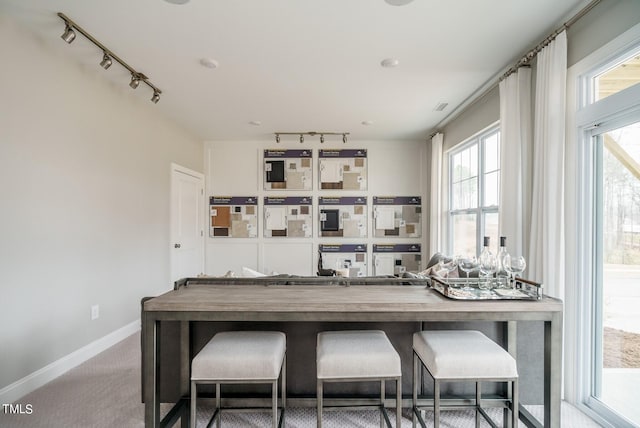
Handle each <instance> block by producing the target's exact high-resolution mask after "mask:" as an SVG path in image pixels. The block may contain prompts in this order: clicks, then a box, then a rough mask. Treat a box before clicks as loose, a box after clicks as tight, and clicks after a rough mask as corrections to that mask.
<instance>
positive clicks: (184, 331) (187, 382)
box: [179, 321, 191, 397]
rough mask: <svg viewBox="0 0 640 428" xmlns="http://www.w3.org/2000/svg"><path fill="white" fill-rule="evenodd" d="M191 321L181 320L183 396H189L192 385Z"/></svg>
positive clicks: (181, 378)
mask: <svg viewBox="0 0 640 428" xmlns="http://www.w3.org/2000/svg"><path fill="white" fill-rule="evenodd" d="M189 325H190V322H189V321H180V339H179V340H180V395H181V396H182V397H188V396H189V394H190V387H191V370H190V367H189V365H190V363H191V355H190V346H189V343H190V340H191V336H190V335H191V332H190V328H189Z"/></svg>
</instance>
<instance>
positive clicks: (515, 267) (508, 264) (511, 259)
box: [504, 255, 527, 288]
mask: <svg viewBox="0 0 640 428" xmlns="http://www.w3.org/2000/svg"><path fill="white" fill-rule="evenodd" d="M504 268H505V270H506V271H507V272H509V273H510V274H511V276H512V277H513V287H514V288H515V286H516V276H517V274H521V273H522V272H524V270H525V269H526V268H527V262H526V261H525V260H524V257H522V256H512V255H507V256H506V257H505V258H504Z"/></svg>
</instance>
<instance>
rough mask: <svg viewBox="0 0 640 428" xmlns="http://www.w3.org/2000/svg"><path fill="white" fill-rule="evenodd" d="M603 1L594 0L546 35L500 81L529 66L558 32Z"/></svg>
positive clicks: (566, 28) (567, 27)
mask: <svg viewBox="0 0 640 428" xmlns="http://www.w3.org/2000/svg"><path fill="white" fill-rule="evenodd" d="M601 1H602V0H593V1H592V2H591V3H589V4H588V5H586V6H585V7H584V8H582V10H581V11H580V12H578V13H576V14H575V15H574V16H573V17H572V18H571V19H569V20H568V21H567V22H565V23H564V24H563V25H562V26H561V27H560V28H558V29H556V30H555V31H554V32H553V33H551V34H549V35H548V36H547V37H545V38H544V39H543V40H542V41H541V42H540V43H538V44H537V45H536V47H534V48H533V49H531V50H530V51H529V52H527V53H526V55H525V56H523V57H522V58H520V60H519V61H518V62H517V63H516V64H515V65H513V66H512V67H511V68H510V69H509V70H507V72H506V73H504V74H503V75H502V77H500V79H499V81H502V80H504V79H506V78H507V77H509V76H510V75H512V74H513V73H515V72H516V71H517V70H518V69H519V68H520V67H525V66H528V65H529V64H530V63H531V61H532V60H533V58H535V57H536V55H538V54H539V53H540V51H542V49H544V48H545V47H547V46H548V45H549V43H551V42H552V41H554V40H555V39H556V37H558V34H560V33H562V32H563V31H565V30H568V29H569V27H571V26H572V25H573V24H575V23H576V22H577V21H578V20H579V19H580V18H582V17H583V16H585V15H586V14H587V13H589V12H590V11H591V9H593V8H594V7H596V6H597V5H598V4H599V3H600V2H601Z"/></svg>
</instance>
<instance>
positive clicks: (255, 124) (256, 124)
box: [249, 120, 262, 126]
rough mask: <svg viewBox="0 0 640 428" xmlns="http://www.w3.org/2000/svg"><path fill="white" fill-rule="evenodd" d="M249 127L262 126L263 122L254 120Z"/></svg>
mask: <svg viewBox="0 0 640 428" xmlns="http://www.w3.org/2000/svg"><path fill="white" fill-rule="evenodd" d="M249 125H253V126H260V125H262V122H260V121H259V120H252V121H251V122H249Z"/></svg>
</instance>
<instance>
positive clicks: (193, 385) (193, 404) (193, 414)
mask: <svg viewBox="0 0 640 428" xmlns="http://www.w3.org/2000/svg"><path fill="white" fill-rule="evenodd" d="M196 395H197V391H196V383H195V382H194V381H191V417H190V422H191V424H190V426H191V427H192V428H195V426H196Z"/></svg>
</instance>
